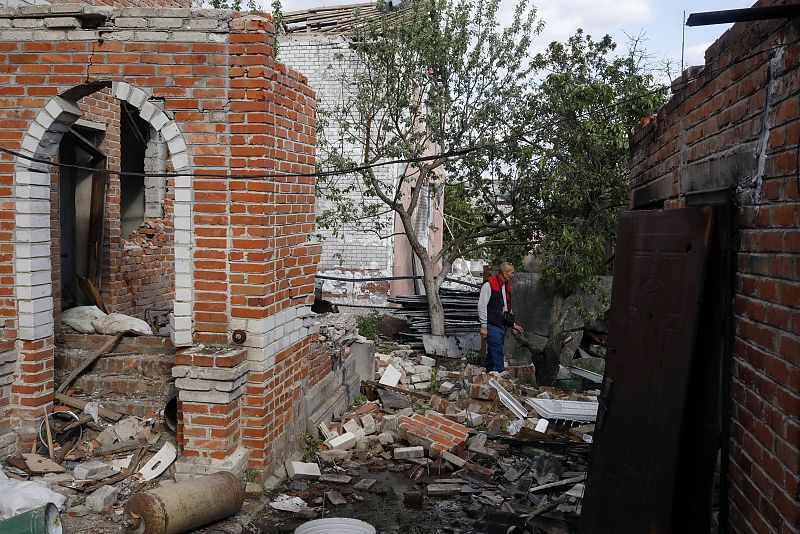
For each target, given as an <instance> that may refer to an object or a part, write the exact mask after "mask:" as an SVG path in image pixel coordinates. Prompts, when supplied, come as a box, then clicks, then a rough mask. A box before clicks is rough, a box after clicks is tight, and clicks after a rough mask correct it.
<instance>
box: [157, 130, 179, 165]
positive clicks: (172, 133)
mask: <svg viewBox="0 0 800 534" xmlns="http://www.w3.org/2000/svg"><path fill="white" fill-rule="evenodd" d="M178 134H180V130H179V129H178V125H177V124H176V123H175V121H170V122H169V123H167V124H166V126H164V128H162V129H161V135H163V136H164V140H165V141H166V142H167V145H169V142H170V141H171V140H172V139H175V138H176V137H177V136H178ZM176 170H177V168H176Z"/></svg>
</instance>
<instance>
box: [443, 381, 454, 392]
mask: <svg viewBox="0 0 800 534" xmlns="http://www.w3.org/2000/svg"><path fill="white" fill-rule="evenodd" d="M454 387H456V385H455V384H453V383H452V382H449V381H448V382H442V383H441V384H439V393H440V394H441V395H447V394H448V393H450V392H451V391H453V388H454Z"/></svg>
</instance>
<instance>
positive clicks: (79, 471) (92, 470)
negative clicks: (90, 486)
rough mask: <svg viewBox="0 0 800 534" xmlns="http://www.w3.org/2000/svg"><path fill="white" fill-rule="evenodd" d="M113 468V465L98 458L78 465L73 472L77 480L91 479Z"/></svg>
mask: <svg viewBox="0 0 800 534" xmlns="http://www.w3.org/2000/svg"><path fill="white" fill-rule="evenodd" d="M109 470H111V466H109V465H108V464H106V463H103V462H100V461H98V460H89V461H88V462H86V463H83V464H80V465H76V466H75V470H74V471H73V472H72V474H73V476H74V477H75V479H76V480H91V478H92V476H94V475H96V474H98V473H102V472H103V471H109Z"/></svg>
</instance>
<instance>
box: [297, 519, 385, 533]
mask: <svg viewBox="0 0 800 534" xmlns="http://www.w3.org/2000/svg"><path fill="white" fill-rule="evenodd" d="M294 534H375V527H373V526H372V525H370V524H369V523H365V522H363V521H359V520H358V519H348V518H345V517H328V518H325V519H315V520H314V521H309V522H308V523H303V524H302V525H300V526H299V527H297V528H296V529H294Z"/></svg>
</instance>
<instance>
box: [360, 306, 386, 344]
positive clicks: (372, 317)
mask: <svg viewBox="0 0 800 534" xmlns="http://www.w3.org/2000/svg"><path fill="white" fill-rule="evenodd" d="M380 322H381V314H380V313H378V312H377V311H371V312H369V313H368V314H367V315H358V316H356V328H357V329H358V333H359V334H361V335H362V336H364V337H365V338H367V339H371V340H372V341H376V340H377V339H378V324H379V323H380Z"/></svg>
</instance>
